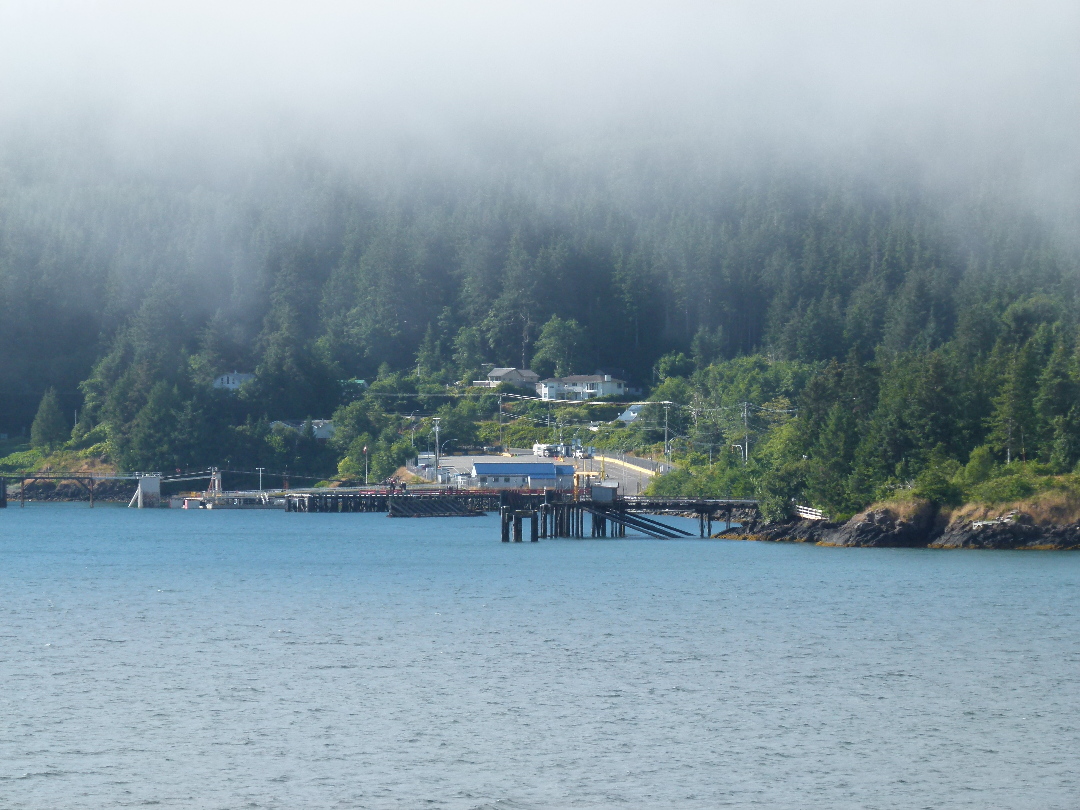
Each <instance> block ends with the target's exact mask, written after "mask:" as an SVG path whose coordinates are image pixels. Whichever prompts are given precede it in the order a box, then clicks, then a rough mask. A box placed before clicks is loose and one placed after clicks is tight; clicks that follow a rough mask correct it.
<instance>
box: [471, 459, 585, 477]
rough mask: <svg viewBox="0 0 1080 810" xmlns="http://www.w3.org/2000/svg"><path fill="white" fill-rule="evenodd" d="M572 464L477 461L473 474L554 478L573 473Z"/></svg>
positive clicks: (474, 464)
mask: <svg viewBox="0 0 1080 810" xmlns="http://www.w3.org/2000/svg"><path fill="white" fill-rule="evenodd" d="M573 474H574V467H573V465H570V464H552V463H551V462H550V461H516V462H515V461H477V462H474V463H473V475H527V476H529V477H531V478H554V477H555V476H557V475H573Z"/></svg>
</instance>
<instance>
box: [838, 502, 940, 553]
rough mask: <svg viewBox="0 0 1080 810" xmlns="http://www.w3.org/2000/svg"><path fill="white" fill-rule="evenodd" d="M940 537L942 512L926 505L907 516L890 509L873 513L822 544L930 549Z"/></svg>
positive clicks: (851, 523) (862, 517)
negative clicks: (939, 517)
mask: <svg viewBox="0 0 1080 810" xmlns="http://www.w3.org/2000/svg"><path fill="white" fill-rule="evenodd" d="M940 533H941V532H940V529H939V527H938V510H937V509H935V508H934V507H933V506H932V505H931V504H929V503H925V504H919V505H917V506H916V508H915V509H914V510H913V511H912V513H911V514H909V515H903V516H902V515H898V514H896V513H894V512H893V511H891V510H889V509H871V510H870V511H868V512H865V513H863V514H861V515H856V516H855V517H853V518H852V519H851V520H849V521H848V522H847V523H845V524H844V525H843V526H840V527H839V528H838V529H836V530H835V531H833V532H830V533H829V534H828V536H826V537H825V538H823V539H822V541H821V543H822V545H826V546H860V547H864V548H885V547H888V548H919V547H921V546H922V547H924V546H927V545H929V544H930V542H931V540H932V539H933V537H934V536H935V535H937V534H940Z"/></svg>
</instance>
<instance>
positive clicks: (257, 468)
mask: <svg viewBox="0 0 1080 810" xmlns="http://www.w3.org/2000/svg"><path fill="white" fill-rule="evenodd" d="M255 469H256V470H258V471H259V492H262V474H263V470H265V469H266V467H256V468H255Z"/></svg>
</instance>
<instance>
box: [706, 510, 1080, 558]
mask: <svg viewBox="0 0 1080 810" xmlns="http://www.w3.org/2000/svg"><path fill="white" fill-rule="evenodd" d="M902 509H903V511H899V510H896V509H893V508H881V509H871V510H869V511H867V512H864V513H862V514H860V515H856V516H855V517H853V518H852V519H851V520H849V521H847V522H846V523H829V522H827V521H824V520H790V521H786V522H781V523H765V522H763V521H749V522H747V523H746V524H744V525H743V526H742V527H740V528H736V529H731V530H729V531H726V532H722V533H721V534H718V535H716V536H717V537H728V538H738V539H742V540H760V541H766V542H774V543H816V544H818V545H822V546H844V547H862V548H942V549H944V548H957V549H959V548H976V549H977V548H982V549H1031V550H1035V549H1080V523H1069V524H1063V525H1039V524H1037V523H1036V522H1035V521H1034V520H1033V519H1032V518H1031V516H1029V515H1025V514H1023V513H1019V512H1010V513H1008V514H1006V515H1003V516H1001V517H996V518H993V519H989V520H970V519H959V520H953V521H952V522H949V521H948V520H947V519H946V516H945V515H943V514H942V513H941V512H940V511H939V510H938V509H937V508H936V507H935V506H934V505H933V504H930V503H925V502H924V503H916V504H906V505H904V507H902Z"/></svg>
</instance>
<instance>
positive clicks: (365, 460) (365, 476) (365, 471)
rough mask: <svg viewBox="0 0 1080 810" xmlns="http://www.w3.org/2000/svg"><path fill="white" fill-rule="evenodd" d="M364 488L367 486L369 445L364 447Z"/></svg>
mask: <svg viewBox="0 0 1080 810" xmlns="http://www.w3.org/2000/svg"><path fill="white" fill-rule="evenodd" d="M364 486H365V487H366V486H367V445H366V444H365V445H364Z"/></svg>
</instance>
